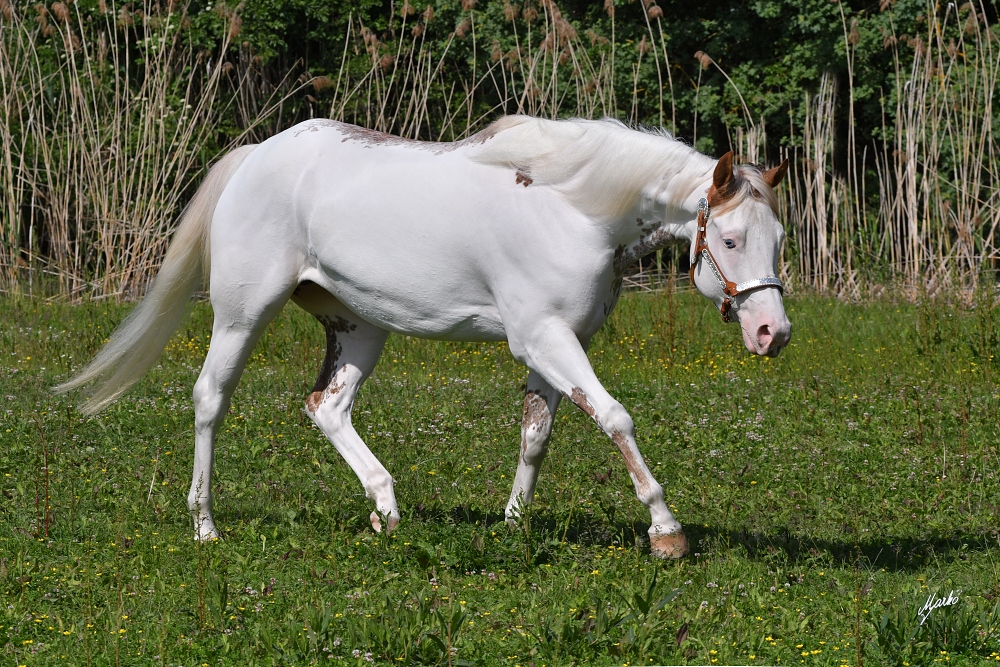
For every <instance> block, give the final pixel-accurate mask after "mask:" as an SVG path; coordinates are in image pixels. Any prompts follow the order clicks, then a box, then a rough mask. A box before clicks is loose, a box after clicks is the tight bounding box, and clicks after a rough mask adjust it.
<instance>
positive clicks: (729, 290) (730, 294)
mask: <svg viewBox="0 0 1000 667" xmlns="http://www.w3.org/2000/svg"><path fill="white" fill-rule="evenodd" d="M714 191H715V186H712V187H711V188H710V189H709V193H708V196H709V198H711V196H712V194H713V193H714ZM710 213H711V209H710V207H709V205H708V199H705V198H704V197H703V198H702V199H699V200H698V234H697V235H696V236H695V239H694V253H693V256H694V260H693V261H692V262H691V269H690V276H691V284H692V285H693V284H694V272H695V269H697V268H698V262H699V261H701V260H702V259H704V260H705V263H706V264H707V265H708V268H710V269H711V270H712V274H713V275H714V276H715V279H716V280H717V281H719V286H720V287H721V288H722V292H723V293H724V294H725V295H726V298H725V299H723V301H722V305H721V306H719V313H720V314H721V315H722V321H723V322H732V321H733V319H732V305H733V299H734V298H735V297H736V296H738V295H740V294H743V293H745V292H752V291H754V290H758V289H763V288H764V287H777V288H778V291H779V292H781V293H784V291H785V286H784V285H783V284H782V282H781V281H780V280H778V279H777V278H754V279H753V280H745V281H743V282H741V283H734V282H733V281H731V280H729V279H728V278H726V274H724V273H723V272H722V269H721V268H720V267H719V263H718V262H716V261H715V257H714V256H713V255H712V251H711V250H709V249H708V239H707V238H706V234H705V228H706V227H707V226H708V217H709V214H710Z"/></svg>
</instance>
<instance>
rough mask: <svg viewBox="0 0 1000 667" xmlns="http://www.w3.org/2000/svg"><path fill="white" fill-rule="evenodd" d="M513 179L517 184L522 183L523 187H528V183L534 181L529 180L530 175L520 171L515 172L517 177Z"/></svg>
mask: <svg viewBox="0 0 1000 667" xmlns="http://www.w3.org/2000/svg"><path fill="white" fill-rule="evenodd" d="M514 180H515V183H516V184H517V185H521V184H524V187H528V186H529V185H531V184H532V183H534V181H533V180H531V177H530V176H528V175H527V174H522V173H521V172H520V171H519V172H517V177H516V178H515V179H514Z"/></svg>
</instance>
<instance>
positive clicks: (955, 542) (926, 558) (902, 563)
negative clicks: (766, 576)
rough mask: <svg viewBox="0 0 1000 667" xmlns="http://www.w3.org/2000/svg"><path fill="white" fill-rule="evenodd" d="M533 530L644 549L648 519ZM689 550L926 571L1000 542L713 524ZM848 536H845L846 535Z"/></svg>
mask: <svg viewBox="0 0 1000 667" xmlns="http://www.w3.org/2000/svg"><path fill="white" fill-rule="evenodd" d="M418 516H419V520H421V521H433V520H435V519H438V520H444V521H448V520H450V521H452V522H455V523H466V524H478V525H483V526H491V525H494V524H497V523H502V522H503V521H504V515H503V514H502V513H499V512H495V513H494V512H482V511H479V510H475V509H470V508H467V507H462V506H459V507H455V508H452V509H451V510H445V509H439V510H429V511H428V510H425V511H424V512H422V513H418ZM531 530H532V532H535V533H537V535H538V536H539V537H540V538H541V537H544V536H552V537H555V538H558V539H560V540H564V541H567V542H570V543H574V544H580V545H586V546H595V545H601V546H603V545H607V544H612V543H614V544H618V545H622V546H624V545H629V544H639V545H640V546H641V547H642V548H645V549H648V547H649V541H648V538H647V532H646V531H647V530H649V524H648V523H639V522H635V523H632V522H626V521H616V522H612V523H609V522H607V521H605V520H602V518H600V517H596V516H586V515H584V516H579V515H574V516H572V517H571V518H570V519H569V521H567V520H566V518H565V517H558V516H556V515H553V514H550V513H537V514H534V515H532V517H531ZM685 533H686V534H687V537H688V540H689V541H690V544H691V553H692V554H694V553H706V552H709V551H717V550H718V549H720V548H723V549H724V548H727V547H728V548H737V547H742V549H743V550H744V552H745V553H746V557H747V558H748V559H750V560H775V559H777V560H779V561H782V562H787V563H792V564H806V563H810V562H815V563H824V564H825V563H830V564H832V565H835V566H841V567H855V566H864V567H866V568H885V569H886V570H889V571H899V572H909V571H918V570H922V569H925V568H926V567H927V564H928V563H929V562H930V561H931V560H932V559H934V558H941V559H945V560H966V559H968V558H970V557H971V556H973V555H974V554H977V553H984V552H987V551H989V550H991V549H994V548H996V547H997V546H1000V535H998V534H997V533H993V532H980V533H970V532H962V531H956V532H953V533H948V534H940V533H928V534H926V535H917V536H905V537H902V536H900V537H887V538H870V539H843V540H829V539H821V538H811V537H808V536H803V535H796V534H793V533H792V532H791V531H789V530H788V529H787V528H781V527H776V528H775V529H774V531H773V532H770V533H762V532H751V531H745V530H721V529H716V528H713V527H711V526H709V527H708V528H705V527H703V526H691V525H689V526H685ZM845 537H846V536H845Z"/></svg>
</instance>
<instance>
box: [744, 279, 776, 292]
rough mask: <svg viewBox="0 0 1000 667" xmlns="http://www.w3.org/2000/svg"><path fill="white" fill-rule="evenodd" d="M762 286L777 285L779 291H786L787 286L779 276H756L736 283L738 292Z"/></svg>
mask: <svg viewBox="0 0 1000 667" xmlns="http://www.w3.org/2000/svg"><path fill="white" fill-rule="evenodd" d="M761 287H777V288H778V291H779V292H782V293H784V291H785V286H784V285H783V284H782V283H781V281H780V280H778V279H777V278H755V279H753V280H747V281H746V282H742V283H739V284H738V285H736V293H737V294H739V293H741V292H747V291H749V290H754V289H759V288H761Z"/></svg>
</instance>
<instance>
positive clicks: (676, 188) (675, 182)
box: [610, 156, 711, 263]
mask: <svg viewBox="0 0 1000 667" xmlns="http://www.w3.org/2000/svg"><path fill="white" fill-rule="evenodd" d="M699 157H700V156H699ZM708 166H709V174H708V175H706V173H704V172H705V169H704V168H703V166H702V165H695V168H694V169H689V170H687V171H686V172H683V171H680V170H679V171H678V172H677V173H668V174H667V175H665V176H664V177H663V178H662V179H659V180H658V181H656V182H654V183H650V184H649V185H648V186H647V187H646V189H645V190H644V191H643V192H642V193H641V194H640V195H639V196H638V197H637V200H636V205H635V206H634V207H633V208H632V209H631V210H629V211H628V212H627V213H626V214H625V215H623V216H621V217H620V218H619V219H617V220H615V221H613V222H612V223H611V225H610V227H611V229H610V231H611V236H612V239H611V241H612V244H613V245H614V246H615V247H624V248H625V249H626V252H625V254H624V255H623V258H624V260H625V261H627V262H628V263H633V262H635V261H638V259H639V258H641V257H643V256H644V255H646V254H649V253H651V252H653V251H655V250H659V249H660V248H663V247H666V246H667V245H670V244H672V243H675V242H683V241H688V242H690V241H692V240H693V238H694V232H695V226H696V221H697V218H698V214H697V209H698V200H699V199H701V198H702V197H704V196H705V195H706V193H707V192H708V188H709V185H710V184H711V180H710V178H711V176H710V168H711V164H709V165H708Z"/></svg>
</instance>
